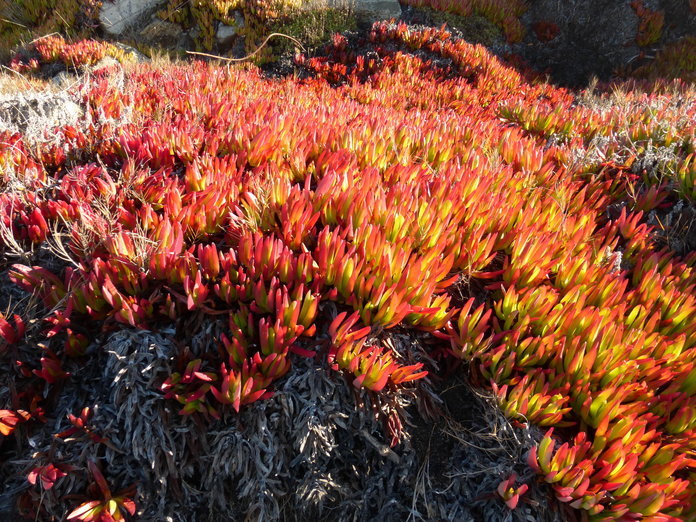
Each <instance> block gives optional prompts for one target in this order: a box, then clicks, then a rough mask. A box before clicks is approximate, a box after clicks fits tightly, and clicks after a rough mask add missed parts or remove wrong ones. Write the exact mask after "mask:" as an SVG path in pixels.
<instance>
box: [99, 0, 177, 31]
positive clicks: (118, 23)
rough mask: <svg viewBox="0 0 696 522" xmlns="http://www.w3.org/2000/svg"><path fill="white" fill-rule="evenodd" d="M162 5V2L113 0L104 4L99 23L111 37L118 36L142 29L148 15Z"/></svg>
mask: <svg viewBox="0 0 696 522" xmlns="http://www.w3.org/2000/svg"><path fill="white" fill-rule="evenodd" d="M163 4H164V2H163V1H162V0H114V1H113V2H104V3H103V4H102V6H101V9H100V11H99V21H100V22H101V25H102V27H103V28H104V31H106V32H107V33H108V34H109V35H111V36H120V35H122V34H123V33H125V32H126V31H127V30H129V29H133V28H139V27H143V26H144V25H146V24H147V22H148V21H149V18H150V15H152V13H153V12H154V11H156V10H157V9H158V8H159V7H161V6H162V5H163Z"/></svg>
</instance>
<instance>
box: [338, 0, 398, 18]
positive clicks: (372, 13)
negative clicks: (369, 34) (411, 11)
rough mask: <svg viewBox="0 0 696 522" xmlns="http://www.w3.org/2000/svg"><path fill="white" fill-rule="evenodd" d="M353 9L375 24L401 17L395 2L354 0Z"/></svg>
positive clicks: (388, 0)
mask: <svg viewBox="0 0 696 522" xmlns="http://www.w3.org/2000/svg"><path fill="white" fill-rule="evenodd" d="M340 1H341V0H338V2H340ZM338 2H337V3H338ZM343 3H344V4H345V2H343ZM353 8H354V9H355V11H356V13H358V14H362V15H364V16H367V17H368V18H369V19H370V20H371V21H375V22H376V21H379V20H389V19H391V18H399V17H400V16H401V5H400V4H399V2H398V1H397V0H355V3H354V4H353Z"/></svg>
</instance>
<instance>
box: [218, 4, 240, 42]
mask: <svg viewBox="0 0 696 522" xmlns="http://www.w3.org/2000/svg"><path fill="white" fill-rule="evenodd" d="M243 27H244V17H243V16H242V15H241V14H240V13H238V12H235V13H234V25H226V24H223V23H221V24H220V25H218V29H217V33H215V38H216V39H217V42H218V45H219V46H227V45H229V44H230V43H232V41H233V39H234V37H235V36H237V35H238V34H239V30H240V29H242V28H243Z"/></svg>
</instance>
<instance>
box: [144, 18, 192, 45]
mask: <svg viewBox="0 0 696 522" xmlns="http://www.w3.org/2000/svg"><path fill="white" fill-rule="evenodd" d="M188 39H189V38H188V37H187V35H186V33H185V32H184V30H183V29H182V28H181V26H180V25H178V24H175V23H172V22H167V21H164V20H159V19H156V20H154V21H153V22H152V23H150V24H149V25H147V26H146V27H145V28H144V29H143V30H142V31H140V32H139V33H138V41H139V42H142V43H144V44H146V45H150V46H153V47H164V48H167V49H175V48H185V47H186V46H187V43H189V42H188Z"/></svg>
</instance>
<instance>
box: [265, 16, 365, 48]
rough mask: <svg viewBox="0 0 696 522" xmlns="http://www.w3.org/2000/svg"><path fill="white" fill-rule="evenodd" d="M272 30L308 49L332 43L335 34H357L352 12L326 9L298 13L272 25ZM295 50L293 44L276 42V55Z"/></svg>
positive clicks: (281, 40) (288, 41)
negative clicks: (291, 38)
mask: <svg viewBox="0 0 696 522" xmlns="http://www.w3.org/2000/svg"><path fill="white" fill-rule="evenodd" d="M270 29H271V32H274V33H282V34H286V35H288V36H292V37H293V38H296V39H297V40H299V41H300V42H301V43H302V45H304V46H305V47H307V48H316V47H319V46H321V45H323V44H325V43H327V42H328V41H330V40H331V37H332V36H333V35H334V34H335V33H342V32H345V31H354V30H356V29H357V19H356V17H355V14H354V13H353V12H352V11H351V10H350V9H349V8H342V7H323V8H318V9H312V10H307V11H298V12H295V13H293V14H291V15H288V16H287V17H285V18H284V19H282V20H279V21H277V22H275V23H273V24H272V25H271V28H270ZM294 46H295V44H293V43H292V42H291V41H290V40H287V39H285V38H283V39H280V38H279V39H277V40H275V41H274V42H273V54H275V55H280V54H283V53H285V52H287V51H290V50H292V48H293V47H294Z"/></svg>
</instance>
